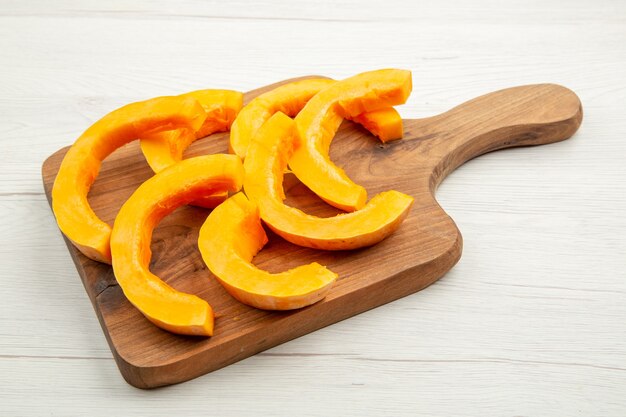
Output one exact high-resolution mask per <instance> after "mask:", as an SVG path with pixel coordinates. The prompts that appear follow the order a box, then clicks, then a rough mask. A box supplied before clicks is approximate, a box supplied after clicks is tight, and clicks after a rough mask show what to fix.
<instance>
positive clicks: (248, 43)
mask: <svg viewBox="0 0 626 417" xmlns="http://www.w3.org/2000/svg"><path fill="white" fill-rule="evenodd" d="M625 13H626V6H624V4H623V2H619V1H597V2H587V1H569V2H564V1H556V0H553V1H530V2H529V1H514V2H507V3H506V4H503V3H501V2H495V1H483V2H475V3H472V5H469V4H466V3H464V2H455V1H439V2H427V3H422V2H420V3H415V4H412V3H411V4H407V3H405V2H400V1H396V2H393V1H392V2H385V5H384V7H382V6H377V5H376V3H375V2H367V1H365V2H359V4H358V7H355V6H354V4H353V3H351V2H339V3H338V2H316V3H315V5H308V6H301V5H298V6H296V5H295V3H292V2H279V1H273V0H272V1H270V0H267V1H263V2H255V3H254V4H252V5H247V6H246V7H243V6H242V3H238V2H228V4H222V2H220V4H219V5H218V3H216V2H188V3H185V4H182V5H180V4H178V5H176V7H174V6H168V5H166V4H165V3H164V2H163V3H159V2H156V3H155V2H140V1H135V2H107V3H102V2H81V3H80V4H77V3H76V2H55V3H54V4H52V3H48V2H34V1H29V2H16V1H4V2H2V3H1V4H0V20H1V22H2V24H0V35H1V36H0V61H1V62H3V63H4V65H3V66H2V70H1V71H2V74H3V76H2V77H0V93H1V94H0V110H1V111H0V118H1V120H2V123H0V133H1V135H0V140H2V144H3V149H2V152H0V210H1V212H2V216H0V230H2V232H3V236H4V240H3V242H4V243H3V245H1V246H0V259H1V261H2V262H0V273H1V275H2V277H3V279H2V286H1V287H0V295H1V296H2V299H3V300H4V301H3V303H1V304H0V329H1V333H2V336H1V337H0V375H2V377H0V381H1V382H0V384H2V386H1V388H2V389H1V390H0V410H2V411H3V414H7V413H8V414H9V415H16V416H19V415H42V414H44V415H45V414H59V415H68V416H69V415H82V414H85V412H88V413H90V415H111V414H112V413H117V414H120V413H126V414H128V413H131V412H132V413H133V414H135V415H151V416H154V415H171V414H172V413H175V412H181V413H186V414H191V415H193V414H203V415H204V414H206V412H207V410H211V411H214V412H215V413H216V414H219V415H224V416H228V415H258V414H271V415H281V414H293V413H294V412H299V413H300V414H302V415H329V414H342V415H359V416H361V415H380V414H383V413H385V411H387V413H394V414H396V415H415V414H417V413H419V414H421V415H430V416H471V415H476V416H491V415H493V416H502V415H510V416H516V415H520V416H522V415H524V416H527V415H532V416H541V415H545V416H554V415H585V416H591V415H602V416H623V415H624V409H625V408H626V400H624V398H625V397H626V395H625V394H626V385H625V376H624V375H625V374H624V372H625V371H624V370H623V364H624V363H625V362H626V356H625V354H624V352H626V337H625V336H624V335H625V333H626V324H625V323H626V320H625V318H626V309H625V305H624V303H623V299H624V294H626V280H625V279H624V278H625V276H624V270H625V266H626V262H625V261H624V256H623V254H624V253H626V237H624V235H623V234H621V233H619V232H618V231H619V230H622V229H624V228H625V227H626V220H625V218H624V216H623V213H624V212H625V210H626V197H625V196H626V181H624V178H626V166H625V165H624V163H623V155H624V151H625V149H626V145H625V143H624V140H623V138H624V137H625V136H626V124H625V123H624V117H623V105H622V104H623V103H624V102H626V85H625V84H626V83H625V80H624V77H623V76H622V75H621V74H622V72H623V71H621V69H623V68H624V67H625V66H626V50H624V48H623V42H622V39H624V37H625V36H626V28H625V25H624V16H625ZM195 14H198V15H199V16H194V15H195ZM351 19H352V20H359V19H360V20H361V21H355V22H346V21H345V20H351ZM342 20H343V21H342ZM364 20H367V21H364ZM233 28H237V30H233ZM259 34H262V36H260V35H259ZM337 39H341V42H337ZM192 40H195V42H193V41H192ZM277 45H278V46H280V47H278V46H277ZM285 51H288V59H285V56H286V55H287V53H286V52H285ZM243 56H245V58H243ZM389 66H397V67H406V68H410V69H412V70H413V72H414V79H415V83H414V84H415V88H414V94H413V96H412V97H411V99H410V101H409V103H407V105H406V106H404V107H403V108H401V112H402V114H403V115H404V117H408V118H415V117H423V116H428V115H432V114H437V113H440V112H442V111H444V110H446V109H447V108H449V107H451V106H453V105H455V104H457V103H460V102H462V101H465V100H468V99H470V98H472V97H475V96H477V95H480V94H483V93H486V92H488V91H493V90H497V89H499V88H504V87H506V86H510V85H520V84H530V83H537V82H556V83H559V84H563V85H567V86H568V87H570V88H572V89H573V90H575V91H576V92H577V93H578V94H579V96H580V97H581V100H582V101H583V103H584V104H585V118H586V119H585V123H584V125H583V127H582V128H581V130H580V132H579V133H578V134H577V136H576V137H575V138H574V139H572V140H569V141H565V142H562V143H559V144H554V145H550V146H548V147H541V148H520V149H515V150H509V151H503V152H496V153H491V154H488V155H485V156H482V157H480V158H479V159H477V160H476V161H471V162H469V163H468V164H466V165H464V166H463V167H462V168H460V169H459V170H458V171H457V172H455V173H453V174H452V175H451V176H450V177H449V178H448V179H447V180H446V181H445V182H444V183H443V185H442V186H441V187H440V189H439V191H438V194H437V198H438V200H439V201H440V203H441V204H442V206H443V207H444V208H445V209H446V211H447V212H448V213H449V214H450V215H451V216H452V217H453V218H454V219H455V221H456V223H457V225H458V226H459V228H460V229H461V231H462V233H463V237H464V242H465V249H464V254H463V258H462V260H461V261H460V262H459V264H458V265H457V266H456V267H455V268H454V269H453V270H452V271H451V272H450V273H449V274H447V275H446V277H445V279H443V280H441V281H439V282H438V283H437V284H435V285H433V286H431V287H429V288H428V289H426V290H424V291H421V292H420V293H418V294H416V295H414V296H410V297H407V298H404V299H402V300H399V301H396V302H394V303H391V304H388V305H386V306H385V307H383V308H378V309H375V310H372V311H370V312H368V313H365V314H362V315H359V316H357V317H354V318H352V319H350V320H346V321H344V322H341V323H339V324H336V325H334V326H331V327H327V328H325V329H323V330H320V331H317V332H315V333H314V334H311V335H308V336H306V337H303V338H300V339H297V340H294V341H292V342H290V343H288V344H285V345H282V346H280V347H277V348H274V349H272V350H270V351H268V352H266V353H263V354H260V355H257V356H255V357H253V358H250V359H247V360H245V361H242V362H240V363H238V364H236V365H233V366H229V367H228V368H225V369H222V370H220V371H217V372H214V373H212V374H210V375H207V376H205V377H203V378H199V379H196V380H194V381H190V382H188V383H185V384H182V385H178V386H174V387H170V388H167V389H164V390H159V391H155V392H152V391H151V392H145V391H139V390H135V389H133V388H132V387H129V386H128V385H127V384H126V383H125V382H124V381H123V380H122V379H121V378H120V377H119V372H118V370H117V368H116V366H115V363H114V361H113V359H112V356H111V353H110V351H109V348H108V346H107V343H106V340H105V339H104V337H102V334H101V331H100V329H99V326H98V322H97V319H96V318H95V315H94V314H93V310H92V308H91V306H90V303H89V302H88V301H87V299H86V297H85V296H84V289H83V287H82V284H80V282H79V279H78V277H77V275H76V272H75V270H74V267H73V265H72V264H71V260H70V258H69V256H68V255H67V251H66V248H65V247H64V244H63V242H62V239H61V237H60V235H59V233H58V230H57V228H56V225H55V224H54V222H53V221H52V219H51V217H50V214H49V208H48V205H47V202H46V201H45V196H44V195H43V190H42V187H41V184H40V165H41V163H42V161H43V160H44V159H45V157H46V156H48V155H49V154H51V153H52V152H54V151H55V150H56V149H58V148H60V147H62V146H64V145H66V144H68V143H70V142H71V141H73V140H74V139H75V138H76V137H77V136H78V135H79V134H80V133H81V131H82V130H84V128H86V127H87V126H88V125H89V124H90V123H92V122H93V121H95V120H96V119H97V118H98V117H100V116H101V115H102V114H104V113H106V112H107V111H109V110H110V109H112V108H115V107H117V106H119V105H122V104H124V103H126V102H129V101H133V100H139V99H142V98H146V97H151V96H156V95H161V94H173V93H176V92H180V91H186V90H191V89H194V88H202V87H223V88H237V89H241V90H249V89H252V88H255V87H257V86H260V85H265V84H268V83H271V82H275V81H277V80H280V79H283V78H288V77H292V76H296V75H303V74H310V73H318V74H324V75H328V76H331V77H334V78H341V77H345V76H349V75H351V74H353V73H355V72H358V71H361V70H367V69H371V68H377V67H389ZM50 294H54V297H50ZM270 382H271V383H270ZM303 392H305V393H306V395H304V394H302V393H303ZM111 398H115V401H111ZM296 399H297V401H296Z"/></svg>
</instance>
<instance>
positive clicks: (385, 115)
mask: <svg viewBox="0 0 626 417" xmlns="http://www.w3.org/2000/svg"><path fill="white" fill-rule="evenodd" d="M352 121H354V122H356V123H359V124H360V125H362V126H363V127H364V128H365V129H367V130H369V131H370V133H371V134H372V135H374V136H376V137H378V138H379V139H380V141H381V142H383V143H386V142H390V141H392V140H397V139H402V136H403V135H404V128H403V125H402V117H400V114H399V113H398V111H397V110H396V109H394V108H393V107H387V108H385V109H381V110H374V111H370V112H365V113H361V114H359V115H358V116H355V117H353V118H352Z"/></svg>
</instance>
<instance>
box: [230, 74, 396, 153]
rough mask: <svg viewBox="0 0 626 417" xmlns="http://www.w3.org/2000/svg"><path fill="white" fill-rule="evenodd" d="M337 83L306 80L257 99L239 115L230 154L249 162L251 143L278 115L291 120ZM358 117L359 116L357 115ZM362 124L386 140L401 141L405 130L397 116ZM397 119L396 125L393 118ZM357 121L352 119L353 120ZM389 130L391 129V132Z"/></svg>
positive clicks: (368, 117)
mask: <svg viewBox="0 0 626 417" xmlns="http://www.w3.org/2000/svg"><path fill="white" fill-rule="evenodd" d="M335 83H337V81H335V80H331V79H329V78H308V79H305V80H300V81H294V82H292V83H289V84H285V85H281V86H280V87H276V88H275V89H273V90H271V91H268V92H267V93H264V94H261V95H260V96H258V97H256V98H255V99H254V100H252V101H251V102H250V103H248V104H247V105H246V106H245V107H244V108H243V109H242V110H241V112H239V114H238V115H237V118H236V119H235V121H234V122H233V125H232V127H231V130H230V142H229V151H230V153H234V154H236V155H239V157H240V158H242V159H245V157H246V153H247V150H248V145H249V144H250V140H251V139H252V138H253V137H254V135H255V133H256V132H257V130H259V128H260V127H261V126H262V125H263V124H264V123H265V122H266V121H267V120H268V119H269V118H270V117H271V116H272V115H273V114H274V113H276V112H282V113H285V114H286V115H287V116H290V117H294V116H296V115H297V114H298V113H299V112H300V110H302V108H303V107H304V106H305V104H306V103H307V102H308V101H309V100H310V99H311V97H313V96H314V95H316V94H317V93H319V92H320V91H322V90H324V89H325V88H327V87H329V86H331V85H333V84H335ZM355 116H357V115H355ZM359 116H362V117H361V118H360V120H356V118H355V119H354V121H356V122H357V123H361V124H363V123H362V122H365V121H367V122H368V123H369V127H367V126H365V128H366V129H368V130H370V128H372V129H373V130H370V132H372V134H374V135H375V136H378V137H380V138H381V140H383V139H382V137H394V138H395V139H398V138H399V137H402V134H400V136H399V137H398V133H397V128H398V123H399V124H400V129H401V128H402V118H401V117H400V115H399V114H398V113H397V112H395V113H393V112H392V113H386V114H377V115H367V114H364V115H359ZM394 117H395V118H396V120H395V121H393V120H392V119H393V118H394ZM349 118H350V119H353V118H352V116H350V117H349ZM386 129H390V130H389V131H387V130H386Z"/></svg>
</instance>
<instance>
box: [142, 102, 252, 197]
mask: <svg viewBox="0 0 626 417" xmlns="http://www.w3.org/2000/svg"><path fill="white" fill-rule="evenodd" d="M180 97H193V98H195V99H196V100H198V102H199V103H200V104H201V105H202V107H203V108H204V111H205V112H206V115H207V116H206V119H205V120H204V123H203V124H202V127H200V129H199V130H198V131H197V132H194V131H193V130H191V129H176V130H170V131H167V132H160V133H156V134H153V135H151V136H148V137H145V138H142V139H141V141H140V142H139V143H140V144H141V151H142V152H143V155H144V157H145V158H146V161H147V162H148V165H150V168H152V170H153V171H154V172H155V173H157V172H160V171H162V170H164V169H165V168H167V167H169V166H170V165H173V164H175V163H176V162H179V161H181V160H182V159H183V154H184V152H185V150H186V149H187V148H188V147H189V145H191V144H192V143H193V142H194V141H195V140H196V139H200V138H203V137H205V136H209V135H211V134H213V133H216V132H226V131H228V130H229V129H230V126H231V124H232V123H233V121H234V120H235V117H236V116H237V114H238V113H239V111H240V110H241V108H242V107H243V94H242V93H240V92H238V91H232V90H198V91H192V92H189V93H185V94H181V95H180ZM227 198H228V193H224V192H221V193H217V194H215V195H208V196H206V197H202V198H200V199H198V200H197V201H193V202H192V204H193V205H196V206H200V207H206V208H214V207H216V206H217V205H218V204H220V203H221V202H223V201H224V200H226V199H227Z"/></svg>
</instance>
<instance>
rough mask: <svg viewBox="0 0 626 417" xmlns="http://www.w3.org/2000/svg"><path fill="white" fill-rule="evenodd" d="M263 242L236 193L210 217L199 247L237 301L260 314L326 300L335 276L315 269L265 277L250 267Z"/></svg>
mask: <svg viewBox="0 0 626 417" xmlns="http://www.w3.org/2000/svg"><path fill="white" fill-rule="evenodd" d="M266 243H267V236H266V234H265V231H264V230H263V226H261V219H260V218H259V210H258V208H257V206H256V204H254V203H252V202H251V201H249V200H248V199H247V198H246V196H245V195H244V194H243V193H237V194H235V195H234V196H232V197H230V198H229V199H228V200H226V201H225V202H224V203H222V204H220V205H219V206H218V207H217V208H216V209H215V210H213V211H212V212H211V214H209V217H208V218H207V219H206V221H205V222H204V225H202V228H201V229H200V236H199V238H198V247H199V248H200V253H201V254H202V258H203V259H204V262H205V263H206V265H207V266H208V268H209V270H211V272H212V273H213V274H214V275H215V277H216V278H217V279H218V281H219V282H220V283H221V284H222V285H223V286H224V288H226V290H227V291H228V292H229V293H230V294H231V295H232V296H233V297H235V298H236V299H237V300H239V301H241V302H242V303H244V304H247V305H249V306H252V307H256V308H261V309H264V310H292V309H296V308H301V307H305V306H308V305H310V304H313V303H315V302H317V301H319V300H321V299H322V298H324V297H325V296H326V294H327V293H328V291H329V290H330V288H331V287H332V285H333V283H334V282H335V280H336V279H337V274H335V273H334V272H332V271H330V270H328V269H326V268H325V267H323V266H322V265H320V264H318V263H315V262H314V263H311V264H309V265H303V266H299V267H297V268H294V269H291V270H289V271H286V272H282V273H279V274H270V273H269V272H266V271H263V270H261V269H259V268H257V267H255V266H254V265H252V263H251V261H252V258H253V257H254V256H255V255H256V254H257V253H258V252H259V251H260V250H261V249H262V248H263V246H265V244H266Z"/></svg>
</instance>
